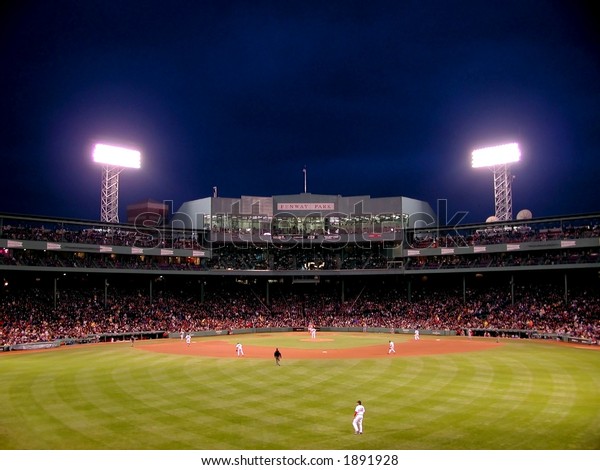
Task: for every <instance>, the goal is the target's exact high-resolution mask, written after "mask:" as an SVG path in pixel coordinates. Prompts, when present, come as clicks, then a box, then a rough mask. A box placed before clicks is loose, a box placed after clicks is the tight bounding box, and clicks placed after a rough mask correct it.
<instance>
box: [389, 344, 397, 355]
mask: <svg viewBox="0 0 600 470" xmlns="http://www.w3.org/2000/svg"><path fill="white" fill-rule="evenodd" d="M395 352H396V349H395V346H394V342H393V341H390V347H389V349H388V354H392V353H395Z"/></svg>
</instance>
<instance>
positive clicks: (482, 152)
mask: <svg viewBox="0 0 600 470" xmlns="http://www.w3.org/2000/svg"><path fill="white" fill-rule="evenodd" d="M471 155H472V156H473V161H472V166H473V168H481V167H486V166H495V165H505V164H507V163H513V162H518V161H519V159H520V158H521V150H519V144H516V143H513V144H504V145H498V146H496V147H487V148H483V149H478V150H474V151H473V153H472V154H471Z"/></svg>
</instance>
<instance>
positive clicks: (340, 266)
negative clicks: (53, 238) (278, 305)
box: [0, 245, 600, 271]
mask: <svg viewBox="0 0 600 470" xmlns="http://www.w3.org/2000/svg"><path fill="white" fill-rule="evenodd" d="M582 263H585V264H597V263H600V250H599V249H598V248H585V249H584V248H569V249H562V250H556V249H555V250H536V251H529V252H508V253H477V254H471V255H439V256H413V257H408V258H405V259H404V260H403V261H402V268H403V269H404V270H407V271H417V270H433V269H440V270H443V269H472V268H476V269H487V268H504V267H524V266H525V267H526V266H565V265H574V264H582ZM392 264H393V263H389V259H388V258H387V256H386V255H385V253H384V252H383V250H381V249H377V248H372V249H363V248H361V247H359V246H354V245H351V246H347V247H343V248H339V249H335V250H332V249H325V248H322V247H319V246H317V247H313V248H311V249H306V248H304V247H294V248H285V249H281V248H275V247H271V248H270V249H267V248H259V247H254V246H252V247H247V248H237V247H232V246H223V247H220V248H219V249H216V250H214V252H213V254H212V257H211V258H188V257H178V256H171V257H168V256H148V255H119V254H111V253H78V252H46V251H42V250H16V249H13V250H5V252H4V253H3V251H2V250H0V265H11V266H29V267H31V266H39V267H58V268H80V269H82V268H85V269H89V268H94V269H135V270H139V271H144V270H162V271H208V270H241V271H252V270H271V271H323V270H356V269H363V270H369V269H386V268H389V267H390V266H391V265H392Z"/></svg>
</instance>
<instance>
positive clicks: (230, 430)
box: [0, 332, 600, 450]
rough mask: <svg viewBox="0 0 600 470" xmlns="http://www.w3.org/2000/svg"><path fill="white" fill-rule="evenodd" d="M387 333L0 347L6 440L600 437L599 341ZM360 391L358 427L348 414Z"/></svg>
mask: <svg viewBox="0 0 600 470" xmlns="http://www.w3.org/2000/svg"><path fill="white" fill-rule="evenodd" d="M390 336H391V335H389V336H388V335H386V334H381V333H379V334H375V333H337V332H319V334H318V336H317V338H316V339H311V338H310V336H309V335H308V334H307V333H303V332H299V333H277V334H267V333H264V334H252V335H250V334H248V335H232V336H221V337H194V338H193V339H192V342H191V343H190V344H189V345H188V344H186V342H185V341H180V340H179V339H163V340H148V341H137V342H135V344H133V345H132V344H131V343H130V342H116V343H100V344H91V345H73V346H62V347H60V348H57V349H53V350H43V351H36V352H6V353H1V354H0V403H1V404H2V405H1V407H0V448H1V449H4V450H11V449H21V450H30V449H36V450H37V449H39V450H58V449H63V450H78V449H89V450H105V449H113V450H120V449H123V450H155V449H156V450H171V449H182V450H187V449H196V450H198V449H205V450H216V449H218V450H227V449H239V450H244V449H255V450H267V449H269V450H278V449H291V450H301V449H321V450H323V449H353V450H360V449H371V450H374V449H397V450H435V449H439V450H448V449H456V450H509V449H510V450H529V449H532V450H554V449H557V450H558V449H562V450H596V449H600V348H598V347H586V346H581V345H580V346H572V345H565V344H563V343H557V342H553V341H534V340H522V339H521V340H520V339H502V340H500V341H499V342H496V340H495V339H491V338H470V339H469V338H464V337H432V336H421V340H420V341H415V340H414V339H413V337H412V336H410V335H401V334H396V335H393V337H390ZM390 339H393V340H394V342H395V344H396V348H395V349H396V353H395V354H388V341H389V340H390ZM238 341H240V342H241V343H242V345H243V348H244V356H243V357H237V356H236V351H235V344H236V343H237V342H238ZM276 347H278V348H279V349H280V350H281V352H282V354H283V359H282V361H281V365H280V366H277V365H276V363H275V361H274V359H273V351H274V350H275V348H276ZM357 400H362V403H363V404H364V406H365V408H366V414H365V418H364V434H362V435H355V434H354V432H353V428H352V424H351V421H352V416H353V411H354V406H355V404H356V401H357Z"/></svg>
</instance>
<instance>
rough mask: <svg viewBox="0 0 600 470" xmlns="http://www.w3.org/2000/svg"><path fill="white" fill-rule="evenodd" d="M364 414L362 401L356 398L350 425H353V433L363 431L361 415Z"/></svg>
mask: <svg viewBox="0 0 600 470" xmlns="http://www.w3.org/2000/svg"><path fill="white" fill-rule="evenodd" d="M364 415H365V407H364V406H363V404H362V402H361V401H360V400H358V401H357V402H356V407H355V408H354V419H353V420H352V426H353V427H354V434H362V433H363V417H364Z"/></svg>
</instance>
